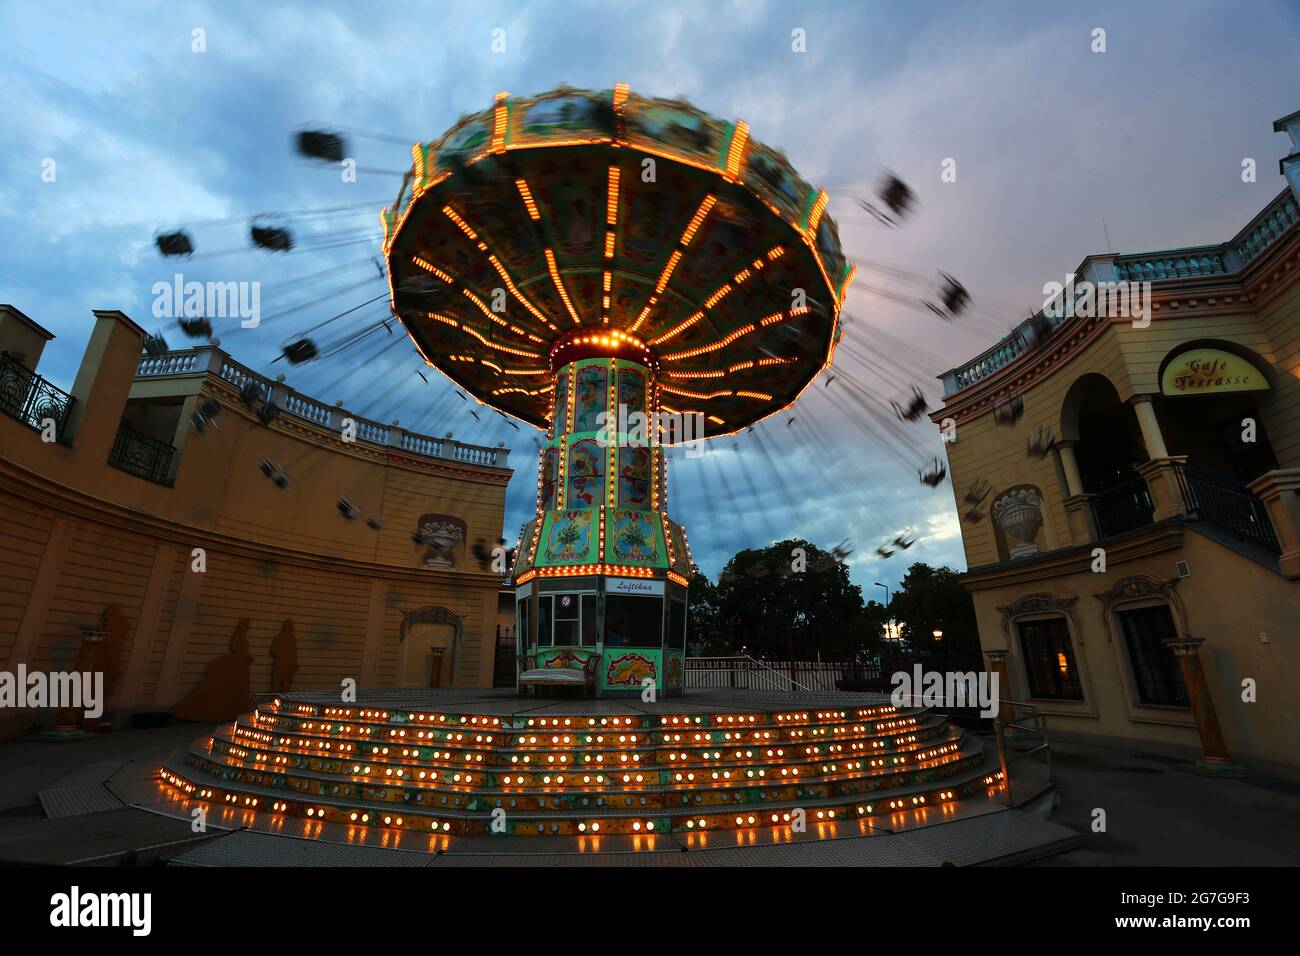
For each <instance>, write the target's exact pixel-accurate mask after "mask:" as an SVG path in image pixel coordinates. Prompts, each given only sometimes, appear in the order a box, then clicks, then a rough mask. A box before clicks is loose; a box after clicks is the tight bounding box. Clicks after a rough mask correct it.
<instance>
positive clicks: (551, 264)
mask: <svg viewBox="0 0 1300 956" xmlns="http://www.w3.org/2000/svg"><path fill="white" fill-rule="evenodd" d="M546 270H547V271H548V272H549V273H550V274H551V281H552V282H554V283H555V290H556V291H557V292H559V293H560V301H562V302H563V303H564V307H565V308H566V309H568V310H569V317H570V318H572V319H573V324H574V325H582V319H580V318H578V313H577V311H576V310H575V309H574V308H573V303H572V302H571V301H570V300H569V291H568V290H567V289H566V288H564V280H563V279H561V278H560V270H559V267H558V266H556V264H555V252H554V251H553V250H552V249H551V248H550V247H549V246H548V247H547V248H546Z"/></svg>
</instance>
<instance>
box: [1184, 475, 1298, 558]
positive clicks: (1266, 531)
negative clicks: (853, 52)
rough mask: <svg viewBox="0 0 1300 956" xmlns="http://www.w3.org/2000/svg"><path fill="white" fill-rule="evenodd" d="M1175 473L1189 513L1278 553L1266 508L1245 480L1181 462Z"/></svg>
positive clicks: (1277, 545) (1279, 547)
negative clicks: (1244, 482) (1241, 480)
mask: <svg viewBox="0 0 1300 956" xmlns="http://www.w3.org/2000/svg"><path fill="white" fill-rule="evenodd" d="M1177 474H1178V486H1179V488H1180V490H1181V491H1182V493H1183V504H1184V505H1185V506H1186V508H1187V514H1188V515H1190V516H1191V517H1194V518H1200V519H1201V520H1202V521H1206V522H1209V523H1210V524H1212V525H1215V526H1216V527H1219V528H1223V529H1224V530H1225V531H1231V532H1232V533H1233V534H1235V535H1237V536H1238V537H1240V538H1245V539H1246V540H1247V541H1254V542H1256V543H1257V544H1262V545H1263V546H1264V547H1266V548H1268V549H1269V550H1270V551H1272V552H1273V553H1274V554H1280V553H1281V551H1282V548H1281V546H1280V545H1279V544H1278V541H1277V535H1276V534H1275V533H1274V531H1273V525H1272V523H1271V522H1270V521H1269V519H1268V509H1267V508H1265V507H1264V502H1262V501H1260V500H1259V498H1257V497H1256V496H1255V495H1253V494H1251V493H1250V491H1249V489H1247V488H1246V486H1245V485H1244V484H1242V483H1241V482H1240V481H1237V480H1236V479H1235V478H1232V477H1230V476H1228V475H1221V474H1218V473H1216V472H1213V471H1207V470H1206V469H1204V468H1198V467H1196V466H1195V465H1188V464H1181V465H1179V466H1178V467H1177Z"/></svg>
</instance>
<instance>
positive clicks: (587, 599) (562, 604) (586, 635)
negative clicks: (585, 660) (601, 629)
mask: <svg viewBox="0 0 1300 956" xmlns="http://www.w3.org/2000/svg"><path fill="white" fill-rule="evenodd" d="M537 646H538V647H578V646H582V647H595V646H596V595H594V594H543V595H541V596H539V597H538V599H537Z"/></svg>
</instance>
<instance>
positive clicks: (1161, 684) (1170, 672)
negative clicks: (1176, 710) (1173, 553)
mask: <svg viewBox="0 0 1300 956" xmlns="http://www.w3.org/2000/svg"><path fill="white" fill-rule="evenodd" d="M1117 616H1118V617H1119V623H1120V627H1121V628H1122V629H1123V631H1124V643H1125V644H1127V645H1128V655H1129V661H1130V663H1131V664H1132V665H1133V681H1134V683H1135V684H1136V685H1137V693H1138V700H1140V701H1141V702H1142V703H1144V704H1154V705H1156V706H1161V707H1186V706H1188V700H1187V687H1186V686H1185V685H1184V684H1183V670H1182V667H1181V666H1180V665H1179V663H1178V658H1177V657H1175V656H1174V652H1173V651H1171V650H1170V649H1169V648H1168V647H1167V646H1166V645H1165V644H1164V641H1167V640H1169V641H1171V640H1174V639H1175V638H1176V637H1177V636H1178V634H1177V632H1176V631H1175V630H1174V619H1173V617H1172V616H1171V615H1170V613H1169V606H1168V605H1167V604H1159V605H1156V606H1155V607H1140V608H1133V609H1132V610H1127V611H1119V612H1117Z"/></svg>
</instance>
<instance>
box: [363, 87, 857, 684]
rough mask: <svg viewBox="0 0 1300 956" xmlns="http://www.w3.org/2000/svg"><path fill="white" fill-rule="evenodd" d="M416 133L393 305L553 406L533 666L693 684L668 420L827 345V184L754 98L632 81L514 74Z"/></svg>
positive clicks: (741, 390)
mask: <svg viewBox="0 0 1300 956" xmlns="http://www.w3.org/2000/svg"><path fill="white" fill-rule="evenodd" d="M414 154H415V163H414V168H413V170H412V171H411V173H410V175H409V176H408V177H407V180H406V182H405V183H404V185H403V188H402V191H401V194H400V195H399V197H398V199H397V201H396V202H395V203H394V205H393V206H392V207H391V208H390V209H387V210H385V212H384V226H385V252H386V255H387V258H388V264H389V282H390V286H391V290H392V306H393V311H394V313H395V314H396V315H397V316H398V317H399V318H400V319H401V320H402V322H403V323H404V324H405V326H406V329H407V331H408V332H409V334H410V336H411V338H412V340H413V341H414V342H415V345H416V347H417V348H418V349H419V351H420V353H421V354H422V355H423V356H424V358H425V360H426V361H427V362H428V363H429V364H430V365H433V366H435V367H437V368H438V369H440V370H441V371H442V372H443V373H445V374H446V375H447V376H448V377H449V378H450V379H452V381H454V382H455V383H456V385H457V386H458V387H460V388H461V389H463V390H464V391H465V392H467V393H468V394H470V395H472V396H474V398H476V399H477V400H478V401H479V402H481V403H483V404H485V405H488V406H490V407H492V408H494V409H495V410H497V411H498V412H500V413H501V414H504V415H507V416H511V417H513V418H516V419H519V420H521V421H524V422H527V423H528V424H531V425H534V426H536V427H538V428H542V429H545V430H546V441H545V444H544V446H543V448H542V449H541V451H540V455H539V462H538V465H539V474H538V480H537V515H536V517H535V518H534V519H533V520H532V521H530V522H529V523H528V524H527V525H526V526H525V528H524V529H523V533H522V534H521V537H520V540H519V542H518V544H517V548H516V555H517V558H516V561H515V564H514V568H513V572H512V573H513V582H514V584H515V586H516V589H517V590H516V602H517V603H516V606H517V617H516V620H517V625H518V626H517V628H516V633H517V634H518V641H519V652H520V658H521V661H522V663H521V674H520V683H521V685H522V686H526V685H530V684H533V685H555V686H558V685H563V684H565V683H575V684H580V685H582V686H583V687H584V688H585V687H588V686H592V687H594V689H595V691H596V692H597V693H599V694H601V695H617V694H619V693H624V694H640V693H641V692H642V691H643V690H644V689H645V688H646V687H648V686H650V685H653V686H654V687H655V689H656V693H657V694H666V695H672V694H676V693H680V692H681V690H682V687H683V683H684V681H683V675H684V662H683V658H684V654H685V645H686V589H687V583H688V580H689V575H690V568H691V559H690V552H689V545H688V544H687V540H686V534H685V531H684V530H683V528H682V527H681V525H680V524H678V523H676V522H674V521H672V520H670V518H669V516H668V502H667V477H666V467H667V461H666V454H665V450H664V448H663V446H662V444H661V442H660V438H661V431H662V432H666V433H667V434H666V437H667V439H668V440H669V441H672V440H676V439H680V438H681V437H682V434H683V433H685V431H686V429H687V428H689V429H690V431H691V434H692V436H693V437H695V438H697V439H698V438H700V437H701V436H705V437H717V436H721V435H726V434H732V433H735V432H737V431H740V430H743V429H745V428H747V427H749V426H751V425H753V424H754V423H756V422H758V421H760V420H762V419H764V418H766V417H767V416H769V415H772V414H774V413H776V412H778V411H780V410H781V409H783V408H786V407H788V406H790V405H791V404H792V403H793V402H794V400H795V399H796V397H797V396H798V395H799V393H800V392H801V391H802V390H803V389H804V388H805V387H806V386H807V385H808V384H809V383H810V382H811V381H812V380H813V379H814V378H815V377H816V375H817V373H818V372H819V371H820V370H821V369H822V368H823V367H824V366H825V365H826V364H828V363H829V361H830V358H831V353H832V350H833V348H834V343H835V340H836V338H837V337H838V332H839V330H838V327H837V321H838V317H839V310H840V305H841V302H842V300H843V296H844V292H845V290H846V288H847V287H848V284H849V282H850V281H851V279H852V273H853V269H852V267H851V266H850V265H849V264H848V263H847V261H846V259H845V257H844V255H843V253H842V252H841V250H840V244H839V238H838V236H837V233H836V229H835V224H834V223H833V222H832V221H831V219H830V218H829V217H828V216H826V215H825V208H826V203H827V197H826V194H825V193H823V192H819V191H818V190H816V189H814V188H812V187H811V186H809V185H808V184H807V183H806V182H804V180H802V179H801V178H800V177H799V175H798V174H797V173H796V172H795V170H794V169H793V168H792V167H791V166H790V164H789V163H788V162H787V161H786V159H785V157H784V156H782V155H781V154H780V153H778V152H776V151H774V150H772V149H769V148H768V147H766V146H764V145H762V144H761V143H759V142H757V141H755V140H752V139H750V137H749V131H748V128H747V127H746V125H745V124H744V123H743V122H740V123H735V124H733V123H728V122H725V121H722V120H719V119H716V118H714V117H711V116H707V115H705V114H704V113H701V112H700V111H698V110H696V109H694V108H693V107H691V106H690V105H688V104H686V103H681V102H676V101H667V100H658V99H645V98H642V97H639V96H637V95H635V94H633V93H631V92H629V91H628V90H627V88H626V87H624V86H621V85H620V86H618V87H616V88H615V89H614V90H613V91H606V92H603V93H589V92H584V91H577V90H564V89H561V90H557V91H554V92H551V93H547V94H544V95H542V96H538V97H536V98H532V99H515V98H511V97H509V96H508V95H506V94H502V95H500V96H498V97H497V100H496V103H495V105H494V106H493V108H492V109H490V110H488V111H486V112H482V113H479V114H476V115H473V116H468V117H466V118H464V119H462V120H461V122H460V123H458V124H457V125H456V126H455V127H454V128H453V129H451V130H450V131H449V132H448V133H447V134H446V135H445V136H444V137H443V138H442V139H441V140H440V141H438V142H437V143H433V144H427V145H424V144H421V145H417V146H416V147H415V148H414ZM664 416H668V418H667V421H671V422H672V423H674V425H676V426H680V425H681V424H682V423H685V426H686V428H681V431H680V432H679V433H677V434H673V433H674V432H678V428H676V427H673V428H669V429H664V430H661V428H660V425H661V424H662V423H663V422H664V421H665V418H664ZM638 420H641V421H648V422H649V423H650V425H649V427H648V428H644V427H643V428H640V429H637V428H630V427H629V422H632V423H636V422H637V421H638Z"/></svg>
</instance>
